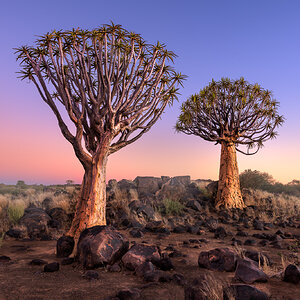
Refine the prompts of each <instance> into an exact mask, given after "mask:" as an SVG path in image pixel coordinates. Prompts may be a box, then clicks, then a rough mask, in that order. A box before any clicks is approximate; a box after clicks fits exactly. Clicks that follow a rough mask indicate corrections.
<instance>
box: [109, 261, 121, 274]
mask: <svg viewBox="0 0 300 300" xmlns="http://www.w3.org/2000/svg"><path fill="white" fill-rule="evenodd" d="M107 270H108V271H109V272H121V270H122V269H121V267H120V265H119V264H118V263H115V264H113V265H112V266H108V267H107Z"/></svg>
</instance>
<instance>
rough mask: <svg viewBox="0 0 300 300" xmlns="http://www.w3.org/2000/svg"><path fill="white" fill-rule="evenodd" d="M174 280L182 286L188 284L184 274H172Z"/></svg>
mask: <svg viewBox="0 0 300 300" xmlns="http://www.w3.org/2000/svg"><path fill="white" fill-rule="evenodd" d="M172 281H173V282H174V283H175V284H177V285H180V286H185V285H186V280H185V278H184V276H183V275H182V274H180V273H175V274H173V276H172Z"/></svg>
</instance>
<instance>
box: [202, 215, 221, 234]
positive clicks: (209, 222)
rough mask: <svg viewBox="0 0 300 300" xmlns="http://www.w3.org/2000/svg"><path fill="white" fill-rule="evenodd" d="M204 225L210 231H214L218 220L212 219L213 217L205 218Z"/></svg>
mask: <svg viewBox="0 0 300 300" xmlns="http://www.w3.org/2000/svg"><path fill="white" fill-rule="evenodd" d="M205 226H206V227H207V228H208V230H209V231H210V232H215V230H216V229H217V227H218V220H216V219H214V218H213V217H210V218H209V219H207V220H206V223H205Z"/></svg>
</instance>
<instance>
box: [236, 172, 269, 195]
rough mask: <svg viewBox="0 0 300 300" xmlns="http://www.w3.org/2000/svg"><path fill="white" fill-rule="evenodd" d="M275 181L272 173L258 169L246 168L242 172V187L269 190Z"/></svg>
mask: <svg viewBox="0 0 300 300" xmlns="http://www.w3.org/2000/svg"><path fill="white" fill-rule="evenodd" d="M274 182H275V181H274V179H273V177H272V176H271V175H269V174H268V173H262V172H259V171H257V170H254V171H252V170H245V171H244V172H243V173H241V174H240V184H241V188H252V189H259V190H268V188H269V187H270V186H271V185H272V184H274Z"/></svg>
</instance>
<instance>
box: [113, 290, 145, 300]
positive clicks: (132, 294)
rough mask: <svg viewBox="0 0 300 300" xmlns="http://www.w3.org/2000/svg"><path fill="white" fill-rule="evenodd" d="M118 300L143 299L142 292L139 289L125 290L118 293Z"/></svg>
mask: <svg viewBox="0 0 300 300" xmlns="http://www.w3.org/2000/svg"><path fill="white" fill-rule="evenodd" d="M116 297H117V299H120V300H135V299H141V298H140V297H141V290H139V289H137V288H132V289H124V290H121V291H119V292H118V293H117V295H116Z"/></svg>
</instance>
